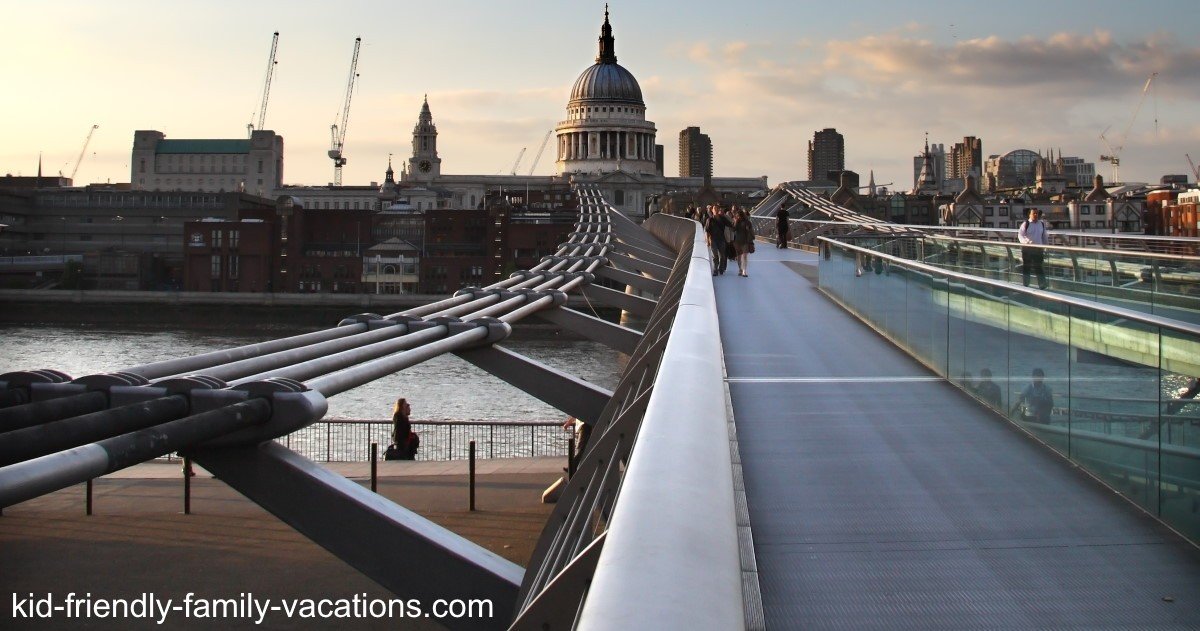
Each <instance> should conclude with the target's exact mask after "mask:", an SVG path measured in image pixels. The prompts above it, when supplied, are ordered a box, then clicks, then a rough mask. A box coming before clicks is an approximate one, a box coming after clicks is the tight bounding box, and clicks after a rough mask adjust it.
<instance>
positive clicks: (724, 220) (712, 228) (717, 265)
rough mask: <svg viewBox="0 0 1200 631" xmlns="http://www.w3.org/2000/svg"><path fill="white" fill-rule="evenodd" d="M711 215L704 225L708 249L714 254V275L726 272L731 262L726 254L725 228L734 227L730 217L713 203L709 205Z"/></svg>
mask: <svg viewBox="0 0 1200 631" xmlns="http://www.w3.org/2000/svg"><path fill="white" fill-rule="evenodd" d="M708 210H709V216H708V222H707V223H706V224H705V225H704V234H705V240H706V241H708V249H709V252H711V254H712V264H713V269H712V275H713V276H716V275H717V274H724V273H725V267H726V266H727V265H728V264H729V259H728V258H727V257H726V256H725V229H726V228H727V227H728V228H731V227H733V224H732V223H731V222H730V221H729V218H728V217H726V216H725V213H724V212H722V211H721V207H720V206H717V205H715V204H714V205H712V206H709V207H708Z"/></svg>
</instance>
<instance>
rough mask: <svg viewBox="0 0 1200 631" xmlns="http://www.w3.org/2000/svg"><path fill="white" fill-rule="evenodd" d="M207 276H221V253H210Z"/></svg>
mask: <svg viewBox="0 0 1200 631" xmlns="http://www.w3.org/2000/svg"><path fill="white" fill-rule="evenodd" d="M209 277H211V278H214V279H217V278H220V277H221V255H220V254H214V255H212V260H211V267H210V269H209Z"/></svg>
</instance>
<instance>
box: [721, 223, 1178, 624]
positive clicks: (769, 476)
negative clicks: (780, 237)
mask: <svg viewBox="0 0 1200 631" xmlns="http://www.w3.org/2000/svg"><path fill="white" fill-rule="evenodd" d="M760 246H762V247H760V249H759V251H758V253H757V254H755V255H753V256H752V257H751V258H752V261H751V269H750V273H751V276H750V278H740V277H738V276H737V275H736V268H735V266H733V265H732V264H731V268H734V269H731V270H730V271H729V272H728V273H727V274H726V275H725V276H720V277H716V278H714V279H713V281H714V283H715V285H716V290H717V301H718V310H719V315H720V326H721V338H722V343H723V345H724V351H725V362H726V368H727V371H728V379H729V390H730V393H731V396H732V401H733V409H734V414H735V415H736V426H737V433H738V439H739V448H740V453H741V460H742V467H743V476H744V482H745V486H746V494H747V499H748V504H749V512H750V521H751V526H752V527H753V534H754V548H755V552H756V555H757V565H758V571H759V577H760V582H761V589H762V600H763V608H764V613H765V616H766V621H767V626H768V628H769V629H789V628H800V627H803V628H845V629H872V628H877V629H883V628H886V629H894V628H911V629H933V628H942V629H946V628H953V629H964V628H1021V629H1028V628H1045V627H1059V628H1062V627H1072V628H1088V629H1099V628H1114V627H1120V628H1128V627H1137V628H1190V629H1195V628H1200V551H1197V549H1196V548H1194V547H1193V546H1191V545H1190V544H1188V543H1187V542H1186V541H1184V540H1183V539H1182V538H1181V537H1179V536H1177V535H1175V534H1174V533H1173V532H1171V531H1170V530H1168V529H1167V528H1166V527H1164V526H1162V525H1161V524H1159V522H1157V521H1155V520H1154V519H1152V518H1150V517H1149V516H1147V515H1145V514H1143V513H1142V512H1140V511H1139V510H1138V509H1137V508H1135V507H1134V506H1133V505H1132V504H1130V503H1129V502H1127V501H1125V500H1124V499H1121V498H1120V497H1118V496H1116V495H1114V494H1113V492H1112V491H1110V490H1109V489H1107V488H1105V487H1103V486H1102V485H1100V484H1099V483H1098V482H1096V481H1094V480H1093V479H1092V478H1090V477H1088V476H1087V475H1085V474H1084V473H1082V472H1080V471H1079V470H1077V469H1075V468H1074V467H1073V466H1072V465H1071V464H1070V463H1069V462H1068V461H1067V460H1065V459H1064V458H1061V457H1060V456H1058V455H1056V454H1054V453H1053V452H1051V450H1050V449H1049V448H1047V447H1044V446H1042V445H1041V444H1040V443H1037V442H1036V441H1034V440H1033V439H1032V438H1029V437H1028V436H1026V435H1025V434H1023V433H1022V432H1020V431H1019V430H1017V429H1016V428H1015V427H1013V426H1011V425H1009V424H1008V423H1007V422H1006V421H1005V420H1004V419H1002V418H1000V417H999V416H997V415H995V414H994V413H993V412H991V411H989V410H988V409H986V408H984V407H983V406H981V405H979V404H977V403H975V402H974V401H973V400H972V399H970V398H969V397H967V396H966V395H965V394H963V393H961V392H960V391H959V390H957V389H956V388H955V387H953V386H951V385H950V384H947V383H945V382H944V381H942V380H941V379H939V378H936V377H934V376H933V375H932V373H931V372H930V371H928V370H927V369H926V368H925V367H923V366H921V365H920V364H918V363H917V362H916V361H915V360H913V359H911V358H910V357H909V356H908V355H907V354H905V353H904V352H903V351H901V350H899V349H898V348H896V347H894V346H892V345H891V344H890V343H889V342H888V341H886V340H885V339H884V338H883V337H881V336H879V335H877V334H876V333H875V332H874V331H872V330H871V329H870V328H868V327H867V326H866V325H864V324H862V323H861V322H860V321H858V320H857V319H856V318H854V317H853V316H851V315H849V314H848V313H846V312H845V311H843V310H842V309H841V308H840V307H838V306H837V305H835V304H834V303H833V302H832V301H830V300H829V299H827V298H825V297H824V295H823V294H821V293H820V292H819V291H818V290H817V289H816V287H815V281H814V282H812V283H810V282H809V281H808V280H806V279H805V277H804V276H802V275H801V274H799V273H797V271H796V270H797V269H800V268H801V266H803V265H811V266H813V267H810V268H809V269H810V270H811V271H812V272H814V273H815V263H816V260H815V257H814V256H813V255H810V254H806V253H801V252H797V251H795V250H775V249H774V248H771V247H770V246H769V245H765V244H761V243H760ZM785 261H787V263H786V264H785Z"/></svg>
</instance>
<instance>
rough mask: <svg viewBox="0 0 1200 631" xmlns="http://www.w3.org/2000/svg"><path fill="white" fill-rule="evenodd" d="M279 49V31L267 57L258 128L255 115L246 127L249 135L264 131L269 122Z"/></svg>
mask: <svg viewBox="0 0 1200 631" xmlns="http://www.w3.org/2000/svg"><path fill="white" fill-rule="evenodd" d="M278 49H279V31H275V35H274V37H272V38H271V56H270V57H267V79H266V81H264V82H263V91H262V105H259V106H258V126H257V127H255V126H254V114H251V115H250V124H249V125H246V131H247V132H249V135H253V133H254V130H255V129H260V130H261V129H262V128H263V126H264V125H265V124H266V122H267V99H268V98H270V96H271V77H273V76H274V75H275V64H277V63H279V62H277V61H275V51H276V50H278Z"/></svg>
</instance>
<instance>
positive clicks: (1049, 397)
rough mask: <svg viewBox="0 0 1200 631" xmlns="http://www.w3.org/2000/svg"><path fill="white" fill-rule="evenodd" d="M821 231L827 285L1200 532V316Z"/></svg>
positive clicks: (1070, 453) (969, 387)
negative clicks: (1109, 299)
mask: <svg viewBox="0 0 1200 631" xmlns="http://www.w3.org/2000/svg"><path fill="white" fill-rule="evenodd" d="M820 243H821V250H820V255H819V257H818V258H819V260H820V263H819V282H820V288H821V290H822V291H824V292H825V293H827V294H828V295H830V296H831V297H832V298H834V299H835V300H836V301H838V302H839V303H841V304H842V305H843V306H844V307H846V308H847V309H848V310H850V311H851V312H852V313H854V314H856V315H857V316H858V317H860V318H862V319H863V320H864V321H866V322H867V323H868V324H870V325H871V326H872V327H874V328H875V329H876V330H878V331H879V332H880V333H882V334H883V335H885V336H886V337H888V338H889V339H891V340H892V341H893V342H894V343H896V344H897V345H898V346H900V347H901V348H903V349H904V350H906V351H907V352H909V353H910V354H912V355H913V356H914V357H916V358H917V359H919V360H920V361H921V362H923V363H924V364H926V365H927V366H929V367H930V368H931V369H933V370H934V371H935V372H936V373H937V374H938V375H941V376H943V377H945V378H946V379H947V380H948V381H950V382H951V383H953V384H955V385H957V386H958V387H960V388H962V389H963V390H964V391H966V392H967V393H969V394H970V395H972V396H974V397H975V398H977V399H978V400H979V401H981V402H982V403H984V404H986V405H988V406H990V407H991V408H993V409H994V410H996V411H997V412H999V413H1001V414H1003V415H1004V416H1006V417H1008V418H1010V419H1011V420H1012V421H1013V422H1014V423H1016V424H1017V425H1018V426H1020V427H1023V428H1024V429H1026V430H1027V431H1029V432H1030V433H1032V434H1033V435H1035V436H1037V437H1038V438H1039V439H1041V440H1042V441H1044V442H1045V443H1046V444H1048V445H1049V446H1051V447H1053V448H1054V449H1055V450H1057V451H1059V452H1060V453H1062V454H1063V455H1064V456H1066V457H1067V458H1069V459H1071V460H1072V461H1073V462H1075V463H1078V464H1079V465H1080V466H1082V467H1084V468H1086V469H1087V470H1089V471H1091V472H1092V473H1093V474H1095V475H1096V476H1097V477H1099V478H1100V479H1102V480H1104V481H1105V482H1106V483H1107V484H1109V485H1110V486H1111V487H1112V488H1114V489H1115V490H1117V491H1119V492H1120V493H1121V494H1123V495H1125V496H1126V497H1128V498H1130V499H1131V500H1133V501H1134V502H1136V503H1138V504H1139V505H1141V506H1142V507H1144V508H1145V509H1146V510H1148V511H1150V512H1151V513H1154V514H1156V515H1158V516H1159V517H1160V518H1161V519H1162V520H1163V521H1164V522H1166V523H1167V524H1169V525H1171V526H1172V527H1174V528H1175V529H1177V530H1179V531H1180V532H1182V533H1183V534H1184V535H1185V536H1187V537H1188V538H1190V539H1191V540H1192V541H1195V542H1200V401H1196V400H1193V399H1188V398H1179V396H1180V390H1181V389H1183V388H1185V387H1186V386H1188V385H1189V384H1190V379H1191V378H1193V377H1195V376H1197V375H1200V326H1197V325H1195V324H1191V323H1187V322H1181V321H1178V320H1172V319H1169V318H1164V317H1160V316H1155V315H1150V314H1144V313H1139V312H1137V311H1133V310H1130V309H1122V308H1120V307H1113V306H1110V305H1102V304H1098V303H1096V302H1092V301H1089V300H1083V299H1079V298H1076V297H1072V296H1066V295H1058V294H1053V293H1049V292H1040V291H1036V290H1028V289H1024V288H1023V287H1021V286H1020V285H1017V286H1014V285H1012V284H1009V283H1005V282H999V281H996V280H992V279H986V278H979V277H976V276H972V275H968V274H963V273H959V272H955V271H951V270H947V269H942V268H938V267H935V266H932V265H927V264H924V263H920V262H917V261H913V260H907V259H905V258H902V257H899V256H895V255H892V254H885V253H881V252H878V251H874V250H871V249H869V248H864V247H860V246H858V245H852V244H851V243H847V242H843V241H838V240H832V239H827V238H822V239H821V240H820Z"/></svg>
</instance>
